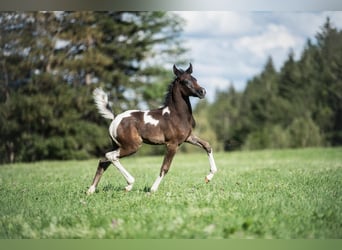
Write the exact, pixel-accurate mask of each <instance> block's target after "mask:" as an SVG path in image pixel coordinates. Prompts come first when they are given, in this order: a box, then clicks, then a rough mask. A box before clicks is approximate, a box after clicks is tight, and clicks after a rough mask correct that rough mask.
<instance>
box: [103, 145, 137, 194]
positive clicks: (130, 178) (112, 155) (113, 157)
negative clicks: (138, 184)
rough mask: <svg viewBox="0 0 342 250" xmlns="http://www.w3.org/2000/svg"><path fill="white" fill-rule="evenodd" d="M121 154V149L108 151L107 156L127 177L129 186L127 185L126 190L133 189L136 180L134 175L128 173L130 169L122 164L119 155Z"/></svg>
mask: <svg viewBox="0 0 342 250" xmlns="http://www.w3.org/2000/svg"><path fill="white" fill-rule="evenodd" d="M119 155H120V149H118V150H116V151H112V152H108V153H107V154H106V157H107V159H108V160H110V161H111V162H112V163H113V164H114V166H115V167H116V168H117V169H118V170H119V171H120V173H121V174H122V175H123V177H125V179H126V181H127V184H128V186H127V187H126V191H131V190H132V188H133V184H134V182H135V179H134V177H133V176H132V175H131V174H130V173H128V171H127V170H126V169H125V168H124V167H123V166H122V165H121V163H120V161H119V159H118V157H119Z"/></svg>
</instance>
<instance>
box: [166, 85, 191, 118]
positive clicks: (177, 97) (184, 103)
mask: <svg viewBox="0 0 342 250" xmlns="http://www.w3.org/2000/svg"><path fill="white" fill-rule="evenodd" d="M168 106H170V108H173V109H175V111H176V114H177V115H178V116H180V117H181V119H186V120H189V121H191V120H193V117H192V108H191V103H190V99H189V97H184V96H182V94H181V93H180V92H179V91H178V89H177V88H176V87H175V89H174V90H173V93H172V101H171V102H169V104H168Z"/></svg>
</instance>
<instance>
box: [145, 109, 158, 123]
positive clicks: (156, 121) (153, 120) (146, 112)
mask: <svg viewBox="0 0 342 250" xmlns="http://www.w3.org/2000/svg"><path fill="white" fill-rule="evenodd" d="M148 112H150V111H145V112H144V122H145V124H147V123H150V124H151V125H153V126H157V125H158V124H159V121H158V120H156V119H154V118H153V117H152V116H150V115H149V114H148Z"/></svg>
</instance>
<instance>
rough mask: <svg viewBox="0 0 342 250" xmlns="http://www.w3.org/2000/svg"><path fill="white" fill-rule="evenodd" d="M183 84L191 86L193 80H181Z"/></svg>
mask: <svg viewBox="0 0 342 250" xmlns="http://www.w3.org/2000/svg"><path fill="white" fill-rule="evenodd" d="M181 83H182V84H183V85H187V86H191V82H190V81H189V80H183V81H181Z"/></svg>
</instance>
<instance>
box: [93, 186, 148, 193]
mask: <svg viewBox="0 0 342 250" xmlns="http://www.w3.org/2000/svg"><path fill="white" fill-rule="evenodd" d="M134 190H135V191H139V192H145V193H150V191H151V187H148V186H145V187H144V188H138V189H135V188H134V187H133V190H132V191H134ZM101 191H102V192H113V191H114V192H126V190H125V188H124V187H123V186H121V185H120V186H116V185H113V184H107V185H106V186H104V187H103V188H102V189H101ZM96 192H99V190H98V189H97V190H96Z"/></svg>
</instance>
